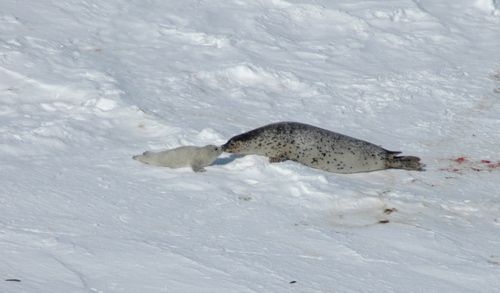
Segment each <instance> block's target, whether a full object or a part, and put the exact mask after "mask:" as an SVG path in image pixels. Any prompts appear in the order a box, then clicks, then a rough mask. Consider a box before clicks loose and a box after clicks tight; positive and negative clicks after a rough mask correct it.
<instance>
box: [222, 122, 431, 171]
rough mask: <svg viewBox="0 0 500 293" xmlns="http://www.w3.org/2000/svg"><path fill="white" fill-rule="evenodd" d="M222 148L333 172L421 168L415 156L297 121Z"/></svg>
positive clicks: (260, 130) (269, 127)
mask: <svg viewBox="0 0 500 293" xmlns="http://www.w3.org/2000/svg"><path fill="white" fill-rule="evenodd" d="M222 150H223V151H225V152H228V153H238V154H243V155H262V156H266V157H269V161H270V162H271V163H276V162H282V161H286V160H292V161H295V162H299V163H301V164H304V165H306V166H309V167H312V168H316V169H321V170H325V171H329V172H334V173H358V172H369V171H375V170H383V169H390V168H394V169H405V170H422V168H423V165H422V164H421V163H420V158H418V157H413V156H397V155H398V154H400V153H401V152H394V151H388V150H386V149H384V148H382V147H380V146H377V145H374V144H372V143H369V142H367V141H363V140H359V139H356V138H353V137H350V136H347V135H343V134H339V133H335V132H332V131H329V130H326V129H322V128H319V127H316V126H312V125H308V124H303V123H298V122H278V123H273V124H269V125H266V126H262V127H260V128H257V129H254V130H251V131H248V132H245V133H242V134H240V135H236V136H234V137H232V138H231V139H230V140H229V141H228V142H227V143H225V144H224V145H222Z"/></svg>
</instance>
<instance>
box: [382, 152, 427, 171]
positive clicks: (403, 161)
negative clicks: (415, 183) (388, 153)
mask: <svg viewBox="0 0 500 293" xmlns="http://www.w3.org/2000/svg"><path fill="white" fill-rule="evenodd" d="M387 168H394V169H405V170H416V171H423V170H424V164H422V163H420V158H419V157H413V156H399V157H398V156H392V157H389V158H388V159H387Z"/></svg>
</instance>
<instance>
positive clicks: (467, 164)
mask: <svg viewBox="0 0 500 293" xmlns="http://www.w3.org/2000/svg"><path fill="white" fill-rule="evenodd" d="M450 161H451V162H452V163H451V165H450V166H448V167H447V168H441V169H440V170H442V171H447V172H452V173H459V174H463V172H464V171H467V170H472V171H475V172H484V171H487V172H492V171H494V170H495V169H500V160H499V161H496V162H494V161H491V160H485V159H483V160H471V159H469V158H467V157H457V158H452V159H450Z"/></svg>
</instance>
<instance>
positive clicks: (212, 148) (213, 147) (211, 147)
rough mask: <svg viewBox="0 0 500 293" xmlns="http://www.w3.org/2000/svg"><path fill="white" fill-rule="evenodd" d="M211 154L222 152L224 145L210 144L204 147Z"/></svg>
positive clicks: (216, 154) (215, 154)
mask: <svg viewBox="0 0 500 293" xmlns="http://www.w3.org/2000/svg"><path fill="white" fill-rule="evenodd" d="M203 148H204V149H205V150H206V151H208V153H209V154H210V155H213V156H218V155H220V154H222V147H220V146H216V145H213V144H209V145H206V146H204V147H203Z"/></svg>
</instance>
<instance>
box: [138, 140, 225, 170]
mask: <svg viewBox="0 0 500 293" xmlns="http://www.w3.org/2000/svg"><path fill="white" fill-rule="evenodd" d="M221 153H222V148H221V147H218V146H215V145H207V146H203V147H196V146H181V147H178V148H175V149H170V150H166V151H161V152H151V151H147V152H144V153H143V154H142V155H137V156H133V157H132V158H133V159H134V160H137V161H139V162H142V163H144V164H149V165H154V166H162V167H170V168H182V167H191V168H192V169H193V171H194V172H204V171H206V170H205V167H206V166H208V165H210V164H212V163H213V162H214V161H215V159H217V157H218V156H219V155H220V154H221Z"/></svg>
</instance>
